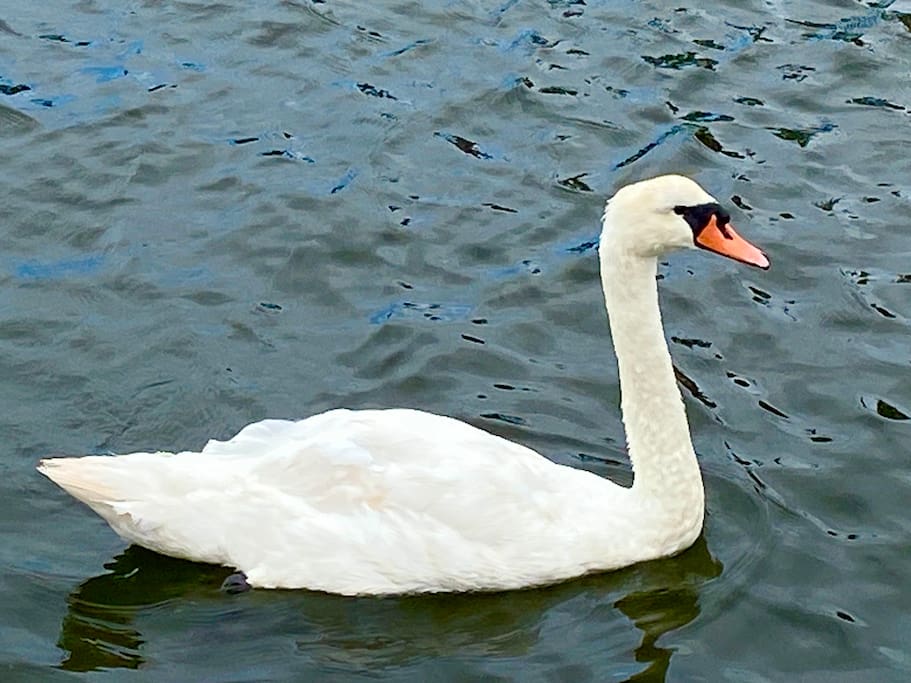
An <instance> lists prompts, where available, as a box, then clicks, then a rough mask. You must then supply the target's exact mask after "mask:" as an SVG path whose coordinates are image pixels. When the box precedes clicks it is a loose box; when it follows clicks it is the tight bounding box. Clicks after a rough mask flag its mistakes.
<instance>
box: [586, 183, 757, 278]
mask: <svg viewBox="0 0 911 683" xmlns="http://www.w3.org/2000/svg"><path fill="white" fill-rule="evenodd" d="M601 243H602V244H603V245H605V246H607V245H609V246H610V250H611V251H612V252H613V253H627V254H630V255H635V256H639V257H643V258H655V257H658V256H660V255H661V254H663V253H665V252H667V251H672V250H675V249H684V248H689V249H693V248H697V247H698V248H700V249H707V250H708V251H713V252H715V253H716V254H721V255H722V256H727V257H728V258H732V259H734V260H736V261H741V262H743V263H746V264H749V265H751V266H756V267H757V268H762V269H766V268H768V267H769V259H768V257H767V256H766V255H765V254H764V253H763V252H762V250H760V249H759V248H757V247H755V246H753V245H752V244H750V243H749V242H747V241H746V240H745V239H743V238H742V237H741V236H740V235H738V234H737V232H736V231H735V230H734V228H733V226H732V225H731V217H730V215H729V214H728V213H727V212H726V211H725V210H724V209H723V208H722V206H721V205H720V204H719V203H718V200H717V199H715V198H714V197H712V195H710V194H709V193H708V192H706V191H705V190H703V189H702V188H701V187H700V186H699V184H698V183H696V182H695V181H694V180H691V179H689V178H687V177H685V176H680V175H663V176H658V177H656V178H651V179H649V180H642V181H640V182H637V183H633V184H631V185H626V186H625V187H622V188H620V189H619V190H618V191H617V193H616V194H615V195H614V196H613V197H611V198H610V199H609V200H608V202H607V206H606V207H605V209H604V226H603V230H602V233H601Z"/></svg>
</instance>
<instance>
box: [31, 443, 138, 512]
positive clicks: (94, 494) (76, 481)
mask: <svg viewBox="0 0 911 683" xmlns="http://www.w3.org/2000/svg"><path fill="white" fill-rule="evenodd" d="M114 460H115V458H111V457H107V456H94V455H92V456H85V457H81V458H45V459H43V460H42V461H41V462H40V463H38V471H39V472H40V473H41V474H43V475H44V476H45V477H47V478H48V479H50V480H51V481H52V482H54V483H55V484H57V486H59V487H60V488H62V489H63V490H64V491H66V492H67V493H69V494H70V495H71V496H73V497H74V498H76V499H77V500H80V501H82V502H83V503H85V504H87V505H93V504H98V503H103V504H108V505H110V504H111V503H114V502H116V501H122V500H124V495H123V492H122V491H119V490H118V489H119V488H121V487H119V486H118V485H117V480H118V479H120V478H122V474H121V473H119V472H117V470H119V469H122V468H119V467H115V466H112V464H113V463H110V462H106V461H114ZM115 473H116V474H115Z"/></svg>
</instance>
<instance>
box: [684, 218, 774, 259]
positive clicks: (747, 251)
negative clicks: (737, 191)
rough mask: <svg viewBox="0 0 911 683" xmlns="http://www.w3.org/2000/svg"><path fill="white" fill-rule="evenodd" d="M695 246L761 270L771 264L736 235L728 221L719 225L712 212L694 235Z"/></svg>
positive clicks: (759, 252) (755, 248)
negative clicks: (707, 220) (721, 225)
mask: <svg viewBox="0 0 911 683" xmlns="http://www.w3.org/2000/svg"><path fill="white" fill-rule="evenodd" d="M696 246H697V247H702V248H703V249H708V250H709V251H714V252H715V253H716V254H721V255H722V256H727V257H728V258H732V259H734V260H735V261H740V262H741V263H746V264H747V265H750V266H756V267H757V268H762V269H763V270H766V269H768V267H769V266H770V265H771V264H770V263H769V257H768V256H766V255H765V254H764V253H763V252H762V250H761V249H759V248H757V247H754V246H753V245H752V244H750V243H749V242H747V241H746V240H745V239H743V238H742V237H741V236H740V235H738V234H737V233H736V232H735V231H734V228H733V226H731V224H730V223H729V224H727V225H725V226H724V227H723V228H722V227H719V226H718V220H717V219H716V217H715V215H714V214H712V217H711V218H710V219H709V222H708V223H707V224H706V226H705V227H704V228H703V229H702V230H701V231H700V232H699V235H698V236H697V237H696Z"/></svg>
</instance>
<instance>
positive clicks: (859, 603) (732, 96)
mask: <svg viewBox="0 0 911 683" xmlns="http://www.w3.org/2000/svg"><path fill="white" fill-rule="evenodd" d="M47 5H48V6H45V3H33V4H31V6H30V5H25V4H23V3H13V2H9V1H3V2H0V20H2V21H0V149H2V162H0V434H2V437H3V438H2V442H0V443H2V446H0V473H2V478H0V530H2V533H3V540H4V542H3V543H2V544H0V679H2V680H3V681H45V680H49V681H54V680H68V679H73V678H86V679H90V680H105V681H108V680H116V681H120V680H124V681H130V680H143V681H145V680H149V681H184V680H186V681H292V680H319V681H348V680H358V679H381V680H402V681H405V680H409V681H428V680H439V681H474V680H480V679H482V678H483V679H485V680H487V679H491V680H517V681H572V682H578V681H608V680H617V681H619V680H627V679H634V680H645V681H653V680H663V679H667V680H673V681H693V680H705V681H719V680H725V681H744V682H749V683H753V682H757V681H785V680H787V681H793V680H800V681H826V682H829V681H906V680H909V679H911V636H909V633H911V617H909V614H911V597H909V596H911V593H909V591H908V590H907V587H908V583H909V580H911V516H909V508H908V503H909V501H911V443H909V437H911V421H909V419H908V418H909V415H911V341H909V340H911V336H909V335H911V235H909V215H911V212H909V197H911V183H909V178H911V126H909V124H911V87H909V74H911V57H909V55H911V3H908V2H895V3H890V2H879V3H874V2H855V1H849V0H838V1H826V2H823V1H819V2H811V1H802V2H797V1H795V2H784V1H781V2H775V1H770V2H759V1H752V2H751V1H746V2H734V1H731V2H704V3H694V2H680V3H671V5H672V6H673V8H672V9H668V5H667V4H666V3H660V2H632V1H629V0H627V1H620V2H609V3H608V2H596V1H594V0H586V2H585V3H582V2H571V1H567V2H559V1H552V2H524V1H518V0H501V1H500V2H495V3H459V2H446V3H435V2H434V3H355V2H346V3H345V2H342V3H340V2H333V1H331V0H328V1H326V2H311V1H308V0H298V1H296V2H292V1H288V2H281V3H240V2H236V3H221V4H206V3H195V2H182V3H157V2H130V3H118V2H109V1H103V0H98V1H96V2H92V1H91V0H89V1H87V2H82V3H79V4H78V5H77V4H75V3H74V4H70V3H47ZM666 172H682V173H686V174H688V175H691V176H693V177H694V178H696V179H698V180H699V181H700V182H701V183H702V184H703V185H704V186H706V187H707V188H708V189H709V190H710V191H711V192H712V193H713V194H715V196H716V197H718V198H719V199H720V200H722V201H724V202H725V203H727V204H729V205H730V208H731V209H732V212H733V215H734V220H735V223H736V224H737V225H738V227H739V229H740V231H741V233H742V234H744V235H746V236H748V237H749V238H750V239H752V240H753V241H755V242H756V243H758V244H760V245H762V246H763V247H764V248H765V249H766V250H767V252H768V253H769V254H770V256H771V258H772V262H773V269H772V270H771V271H769V272H767V273H763V272H759V271H755V270H751V269H747V268H745V267H741V266H739V265H737V264H734V263H730V262H723V261H722V260H720V259H716V258H713V257H710V256H708V255H705V254H704V253H696V252H692V253H681V254H676V255H674V256H672V257H670V258H668V260H667V263H666V264H665V265H664V266H663V267H662V275H663V279H662V282H661V287H662V301H663V306H664V317H665V323H666V327H667V334H668V336H669V338H671V339H672V342H673V343H672V353H673V354H674V358H675V362H676V365H677V367H678V370H679V372H680V375H681V381H682V386H683V387H684V394H685V397H686V402H687V408H688V413H689V417H690V422H691V425H692V431H693V436H694V440H695V444H696V450H697V452H698V453H699V455H700V459H701V463H702V466H703V469H704V471H705V473H706V486H707V495H708V506H709V515H708V517H707V523H706V529H705V534H704V537H703V538H702V539H700V541H699V543H697V545H696V546H695V547H694V548H693V549H691V550H690V551H688V552H686V553H684V554H683V555H681V556H679V557H677V558H673V559H669V560H666V561H662V562H656V563H653V564H650V565H646V566H640V567H634V568H631V569H628V570H625V571H622V572H618V573H614V574H608V575H603V576H595V577H589V578H586V579H583V580H579V581H574V582H570V583H566V584H564V585H560V586H555V587H552V588H548V589H545V590H533V591H525V592H518V593H510V594H503V595H482V596H441V597H430V598H427V597H425V598H404V599H385V600H377V599H357V600H355V599H346V598H339V597H333V596H326V595H319V594H310V593H306V592H267V591H257V592H253V593H249V594H245V595H241V596H234V597H230V596H225V595H223V594H221V593H219V592H218V590H217V589H218V586H219V584H220V582H221V579H222V578H223V577H224V576H225V574H226V570H222V569H218V568H212V567H207V566H201V565H193V564H189V563H183V562H177V561H173V560H169V559H167V558H162V557H159V556H157V555H154V554H152V553H148V552H146V551H143V550H141V549H137V548H129V549H125V548H124V545H123V544H122V543H121V542H120V541H119V540H118V539H117V538H116V537H115V536H114V534H113V533H112V532H111V531H110V530H109V529H108V528H107V526H106V525H104V523H103V522H101V520H100V519H98V518H96V517H95V516H94V515H93V514H92V513H91V512H90V511H89V510H88V509H86V508H84V507H81V506H80V505H78V504H77V503H75V502H74V501H72V500H70V499H69V498H68V497H67V496H66V495H65V494H63V493H62V492H61V491H59V490H57V489H56V488H55V487H53V485H51V484H50V483H49V482H48V481H46V480H44V479H43V478H42V477H40V475H38V474H37V473H36V472H35V471H34V465H35V463H36V461H37V459H38V458H39V457H41V456H44V455H47V454H59V453H67V454H83V453H103V452H127V451H133V450H147V449H155V448H158V449H167V450H178V449H191V448H199V447H200V446H201V445H202V444H203V443H204V442H205V440H206V439H207V438H209V437H219V438H225V437H228V436H230V435H231V434H233V433H234V432H236V431H237V430H238V429H239V428H240V427H242V426H243V425H245V424H247V423H249V422H251V421H254V420H258V419H261V418H265V417H294V418H299V417H304V416H306V415H309V414H312V413H314V412H318V411H321V410H325V409H328V408H330V407H334V406H340V405H344V406H348V407H376V406H411V407H419V408H424V409H428V410H432V411H435V412H440V413H445V414H449V415H454V416H457V417H460V418H463V419H465V420H468V421H469V422H472V423H474V424H477V425H480V426H483V427H484V428H486V429H489V430H491V431H493V432H495V433H498V434H502V435H504V436H507V437H509V438H513V439H516V440H518V441H521V442H522V443H525V444H527V445H529V446H532V447H534V448H536V449H538V450H540V451H541V452H543V453H546V454H548V455H549V456H550V457H552V458H553V459H554V460H557V461H559V462H563V463H569V464H573V465H574V466H577V467H584V468H588V469H592V470H594V471H596V472H598V473H600V474H603V475H605V476H611V477H614V478H617V479H620V480H628V478H629V475H628V473H627V469H626V464H625V455H624V451H623V447H622V444H623V433H622V428H621V424H620V420H619V410H618V395H619V394H618V384H617V375H616V365H615V361H614V359H613V357H612V354H611V352H610V346H609V343H608V333H607V326H606V324H605V316H604V311H603V304H602V301H601V294H600V288H599V284H598V281H597V259H596V258H595V249H594V245H593V243H592V240H593V239H594V237H595V236H596V235H597V232H598V229H599V227H598V221H599V216H600V211H601V208H602V205H603V201H604V198H605V197H606V196H607V195H609V194H610V193H611V192H612V191H613V189H615V188H616V187H618V186H619V185H621V184H623V183H625V182H629V181H631V180H636V179H640V178H643V177H647V176H650V175H656V174H660V173H666Z"/></svg>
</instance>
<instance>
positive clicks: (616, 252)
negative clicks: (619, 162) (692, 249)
mask: <svg viewBox="0 0 911 683" xmlns="http://www.w3.org/2000/svg"><path fill="white" fill-rule="evenodd" d="M605 246H607V248H605ZM600 258H601V277H602V284H603V287H604V297H605V302H606V304H607V313H608V318H609V320H610V328H611V338H612V340H613V345H614V351H615V353H616V355H617V363H618V367H619V371H620V372H619V374H620V396H621V400H620V404H621V412H622V415H623V424H624V427H625V429H626V437H627V444H628V448H629V456H630V460H631V462H632V466H633V477H634V479H633V491H634V492H638V493H639V494H640V495H641V496H643V497H645V498H648V499H650V500H653V501H657V502H658V503H659V507H661V506H664V507H668V506H669V508H673V509H667V510H666V511H667V512H668V513H671V514H674V515H677V514H681V513H685V514H687V515H690V514H694V512H688V511H696V512H698V516H699V520H698V522H699V525H700V526H701V521H702V511H703V507H704V493H703V488H702V477H701V474H700V472H699V464H698V462H697V461H696V455H695V452H694V451H693V445H692V441H691V439H690V431H689V425H688V424H687V420H686V412H685V410H684V405H683V400H682V398H681V396H680V391H679V389H678V388H677V382H676V379H675V377H674V369H673V365H672V363H671V356H670V352H669V351H668V347H667V342H666V341H665V338H664V329H663V327H662V323H661V312H660V309H659V307H658V286H657V282H656V275H657V261H656V259H655V258H654V257H651V256H639V255H635V254H631V253H629V252H624V251H623V250H622V248H616V247H613V248H612V247H611V245H604V244H602V250H601V256H600Z"/></svg>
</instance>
